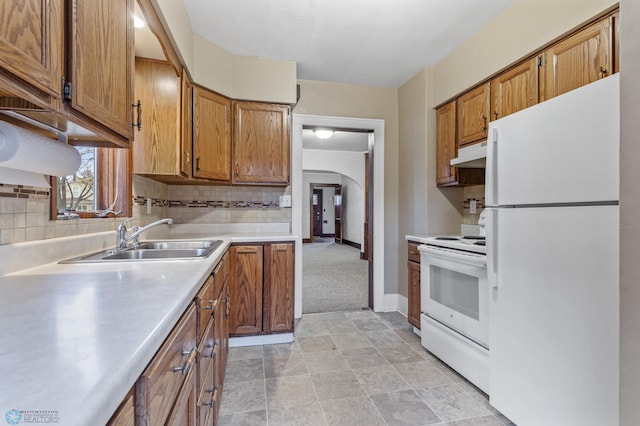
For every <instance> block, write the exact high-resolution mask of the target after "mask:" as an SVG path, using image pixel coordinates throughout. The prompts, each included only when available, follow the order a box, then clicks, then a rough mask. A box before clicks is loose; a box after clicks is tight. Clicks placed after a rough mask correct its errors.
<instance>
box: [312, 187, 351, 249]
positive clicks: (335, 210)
mask: <svg viewBox="0 0 640 426" xmlns="http://www.w3.org/2000/svg"><path fill="white" fill-rule="evenodd" d="M309 193H310V194H311V198H310V199H309V212H310V213H311V214H310V216H309V220H310V226H309V229H310V230H311V232H310V233H309V238H308V239H307V240H306V241H307V242H310V243H312V242H313V241H314V238H317V237H321V238H328V237H331V238H334V239H335V242H336V243H338V244H342V242H343V237H342V235H343V232H342V225H343V219H342V204H343V198H342V185H341V184H335V183H317V182H314V183H310V191H309Z"/></svg>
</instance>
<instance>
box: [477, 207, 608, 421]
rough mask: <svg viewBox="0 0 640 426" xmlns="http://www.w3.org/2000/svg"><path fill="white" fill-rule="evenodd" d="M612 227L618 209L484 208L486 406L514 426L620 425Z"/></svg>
mask: <svg viewBox="0 0 640 426" xmlns="http://www.w3.org/2000/svg"><path fill="white" fill-rule="evenodd" d="M618 223H619V220H618V207H617V206H593V207H562V208H560V207H554V208H517V209H492V210H489V211H488V218H487V225H488V229H487V233H488V235H487V238H488V241H487V242H488V244H489V245H488V253H489V255H488V262H489V265H488V266H489V282H490V285H491V286H492V294H491V301H490V310H489V311H490V324H491V325H490V330H491V349H490V351H491V354H490V366H491V370H490V372H491V374H490V392H489V393H490V402H491V404H492V405H493V406H495V407H496V408H497V409H498V410H500V411H501V412H502V413H504V415H506V416H507V417H508V418H509V419H511V420H512V421H514V422H515V423H516V424H518V425H519V426H527V425H536V426H537V425H562V426H572V425H576V426H578V425H579V426H588V425H594V426H601V425H616V424H618V382H619V368H618V366H619V362H618V353H619V350H618V345H619V288H618V285H619V279H618V278H619V274H618V240H619V238H618V232H619V225H618ZM496 227H497V235H496ZM494 271H495V275H494V274H493V272H494ZM496 278H497V280H496Z"/></svg>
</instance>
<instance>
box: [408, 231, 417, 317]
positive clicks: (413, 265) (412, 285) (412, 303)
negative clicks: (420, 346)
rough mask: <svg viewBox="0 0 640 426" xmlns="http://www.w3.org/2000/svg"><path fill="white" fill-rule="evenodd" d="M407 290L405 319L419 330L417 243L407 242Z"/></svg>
mask: <svg viewBox="0 0 640 426" xmlns="http://www.w3.org/2000/svg"><path fill="white" fill-rule="evenodd" d="M408 247H409V256H408V259H409V261H408V262H407V266H408V268H409V288H408V299H409V307H408V312H407V319H408V321H409V324H411V325H413V326H414V327H416V328H418V329H419V328H420V252H419V251H418V243H416V242H413V241H409V244H408Z"/></svg>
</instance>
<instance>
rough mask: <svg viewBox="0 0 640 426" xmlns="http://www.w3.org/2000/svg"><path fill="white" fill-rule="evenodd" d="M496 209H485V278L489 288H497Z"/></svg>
mask: <svg viewBox="0 0 640 426" xmlns="http://www.w3.org/2000/svg"><path fill="white" fill-rule="evenodd" d="M498 211H499V209H492V208H489V209H487V280H488V281H489V285H490V287H491V288H498V271H497V265H498Z"/></svg>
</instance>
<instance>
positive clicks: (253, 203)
mask: <svg viewBox="0 0 640 426" xmlns="http://www.w3.org/2000/svg"><path fill="white" fill-rule="evenodd" d="M49 191H50V190H49V189H48V188H31V187H24V186H19V185H4V184H0V244H10V243H19V242H24V241H34V240H44V239H50V238H58V237H68V236H73V235H81V234H90V233H96V232H104V231H113V230H115V229H116V228H117V226H118V224H119V223H120V222H122V220H123V219H124V218H123V217H117V218H109V219H70V220H49ZM284 194H291V188H290V187H287V188H279V187H278V188H274V187H231V186H188V185H166V184H164V183H160V182H156V181H154V180H151V179H147V178H144V177H141V176H137V175H134V176H133V206H132V216H133V217H135V218H137V219H138V225H140V226H143V225H146V224H148V223H151V222H153V221H155V220H158V219H161V218H165V217H172V218H173V219H174V222H175V223H291V209H290V208H280V207H279V206H278V202H279V196H280V195H284ZM147 198H150V199H151V208H150V213H147Z"/></svg>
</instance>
